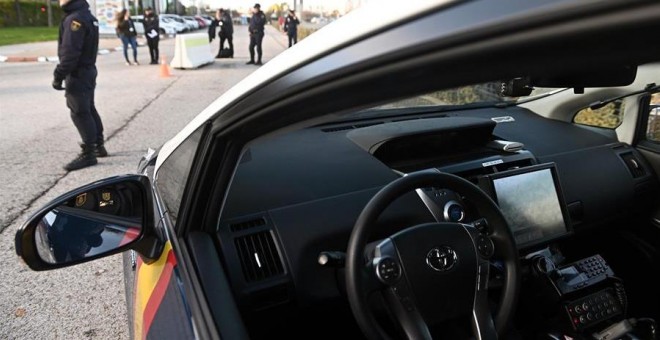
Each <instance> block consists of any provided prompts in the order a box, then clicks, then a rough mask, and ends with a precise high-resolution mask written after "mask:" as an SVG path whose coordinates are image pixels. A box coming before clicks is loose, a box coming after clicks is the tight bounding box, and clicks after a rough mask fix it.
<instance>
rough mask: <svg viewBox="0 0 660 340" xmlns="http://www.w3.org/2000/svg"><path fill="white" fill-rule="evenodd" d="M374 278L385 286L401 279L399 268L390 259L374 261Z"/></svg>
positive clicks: (394, 261) (383, 258)
mask: <svg viewBox="0 0 660 340" xmlns="http://www.w3.org/2000/svg"><path fill="white" fill-rule="evenodd" d="M375 262H376V276H377V277H378V279H379V280H380V281H381V282H382V283H384V284H386V285H390V286H391V285H393V284H395V283H396V282H397V281H398V280H399V278H401V266H400V265H399V263H398V262H397V261H396V260H394V259H393V258H391V257H381V258H378V259H376V261H375Z"/></svg>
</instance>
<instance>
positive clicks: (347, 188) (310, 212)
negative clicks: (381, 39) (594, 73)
mask: <svg viewBox="0 0 660 340" xmlns="http://www.w3.org/2000/svg"><path fill="white" fill-rule="evenodd" d="M658 67H660V65H657V64H656V65H646V66H642V67H640V69H639V72H638V73H637V74H638V75H639V77H638V79H637V80H636V81H635V82H634V83H633V84H632V85H630V86H628V87H626V89H625V90H624V89H621V88H620V89H619V90H617V91H614V92H609V94H608V95H605V96H606V97H608V98H613V99H616V100H615V101H613V102H616V103H617V104H616V106H617V107H619V108H621V111H620V113H617V114H621V115H622V116H625V115H628V114H631V113H629V111H626V112H625V115H624V112H623V111H624V110H627V109H623V108H622V105H624V104H622V103H623V102H624V101H625V98H620V99H617V98H618V97H620V96H626V95H628V94H629V92H636V93H637V94H639V93H638V92H642V93H651V92H653V91H654V89H655V88H656V87H655V85H653V84H651V83H647V81H649V78H647V77H651V78H655V79H658V75H660V69H659V68H658ZM520 82H523V83H525V84H527V85H524V86H522V85H521V86H519V85H520V84H519V83H520ZM528 84H529V80H528V81H525V80H521V79H517V80H514V81H510V82H502V83H490V84H479V85H475V86H471V87H469V88H462V89H452V90H447V91H441V92H436V93H434V95H435V98H443V99H444V100H451V98H452V96H456V95H457V94H459V93H463V94H465V91H468V92H469V91H474V93H472V92H470V94H469V95H473V96H474V97H477V98H478V97H479V95H480V93H481V95H482V96H486V97H488V96H489V95H491V97H489V98H491V99H492V98H495V97H492V94H493V93H495V92H498V91H507V90H513V88H514V87H517V88H522V87H525V86H528ZM648 84H651V85H648ZM538 90H539V89H538V88H537V89H536V91H537V92H538ZM636 90H641V91H636ZM479 91H481V92H479ZM546 91H550V92H547V93H545V94H540V95H537V96H535V97H534V96H532V97H530V98H529V99H524V98H521V99H520V100H519V103H518V104H514V103H515V100H513V101H511V100H508V101H507V100H504V99H498V100H496V101H490V102H478V103H473V105H466V104H462V105H428V106H418V105H419V103H423V102H424V100H425V98H426V99H428V96H420V97H417V98H413V99H408V100H404V101H400V102H398V103H393V104H390V105H384V106H381V107H378V108H375V109H370V110H364V111H360V112H357V113H353V114H349V115H346V116H343V117H342V118H341V119H340V120H339V121H333V122H331V123H326V124H321V125H317V126H313V127H310V128H306V129H303V130H298V131H293V132H288V133H285V134H282V135H278V136H276V137H269V138H265V139H262V140H259V141H258V142H256V143H253V144H252V145H250V146H249V148H247V149H246V150H245V152H244V154H243V156H242V159H241V162H240V165H239V166H238V168H237V169H236V173H235V177H234V179H233V182H232V186H231V189H230V191H229V194H228V196H227V203H226V206H225V208H224V210H223V212H222V219H221V221H220V222H219V225H218V228H217V236H218V242H219V249H221V250H222V251H221V256H222V259H223V262H224V264H225V268H226V270H227V274H228V277H229V279H230V281H231V283H232V289H233V292H234V295H235V296H236V302H237V304H238V306H239V308H240V309H241V310H242V313H243V316H244V317H245V319H244V321H245V322H246V326H247V329H248V330H249V332H250V335H251V336H252V337H253V338H270V337H272V336H274V335H278V336H280V335H282V336H287V337H288V336H295V337H298V336H301V337H304V334H309V333H308V332H309V330H310V329H316V330H318V332H319V334H316V335H315V336H314V337H315V338H317V337H318V338H355V337H359V336H360V334H361V333H360V331H359V329H358V328H357V327H355V326H353V327H347V326H346V325H354V322H353V313H351V309H350V308H349V304H348V303H347V298H348V301H350V302H351V303H353V302H354V301H361V302H362V303H364V305H361V306H357V307H354V306H351V307H353V311H355V309H358V310H362V311H366V312H365V313H368V314H371V315H372V316H373V320H377V321H376V322H378V325H380V326H377V327H381V329H382V330H377V331H374V332H375V333H373V334H375V335H374V336H373V337H374V338H381V337H385V335H386V334H392V335H396V334H400V335H403V334H405V335H406V336H408V337H409V338H411V339H412V338H427V337H428V333H425V332H426V327H425V326H421V327H420V326H418V325H411V324H414V323H418V324H424V325H428V326H429V328H428V329H430V334H433V335H435V334H439V335H440V336H444V337H445V338H447V339H460V338H468V337H469V336H470V333H461V332H460V331H461V330H462V331H465V330H469V329H470V326H469V325H470V323H469V322H467V321H465V320H461V319H460V318H455V317H458V316H470V315H469V313H470V311H472V310H473V305H472V303H473V299H475V298H474V295H475V287H474V284H473V282H477V288H476V290H477V293H476V294H477V296H479V293H478V291H479V290H482V289H483V290H486V291H487V295H488V297H490V302H491V305H490V308H491V309H492V311H493V312H495V311H497V313H499V314H498V315H501V314H502V313H508V312H509V311H502V310H503V309H507V308H509V309H514V308H516V312H515V316H514V317H513V322H512V325H513V327H512V328H511V329H510V330H509V332H508V333H504V334H503V335H502V337H503V338H514V339H516V338H547V339H564V336H565V335H568V336H570V337H571V338H580V337H581V336H585V337H588V336H591V335H592V334H593V336H594V337H596V338H599V339H600V338H602V339H606V338H610V337H608V336H612V334H615V335H616V336H622V335H623V334H629V332H630V334H629V335H627V336H629V338H630V339H637V338H641V339H645V338H649V339H650V338H653V336H654V335H652V334H654V332H655V322H654V320H657V318H658V316H659V314H658V313H659V312H660V295H659V291H658V289H657V282H656V280H655V279H654V278H655V277H657V275H658V274H659V273H658V262H657V261H658V253H657V250H658V243H657V242H658V240H659V239H658V229H657V228H658V225H657V223H658V219H657V217H655V219H654V218H653V217H652V213H653V212H654V209H657V192H658V182H657V177H656V176H655V175H654V169H653V167H652V166H651V165H650V164H649V163H648V162H647V161H646V160H645V157H644V156H643V154H642V153H640V152H639V151H637V150H636V149H635V148H633V147H631V146H630V145H628V144H626V143H622V142H620V141H619V140H618V139H617V136H616V133H615V132H614V131H613V130H606V129H599V128H589V127H587V126H584V125H578V124H574V123H571V122H564V121H559V120H555V119H549V118H545V117H543V116H541V115H539V114H538V113H537V112H534V110H535V108H542V110H554V109H557V110H562V111H563V112H562V114H570V115H571V116H573V115H574V114H575V113H576V112H578V111H580V109H582V108H584V107H589V105H594V103H593V100H595V99H596V98H600V99H605V98H603V95H604V93H603V92H600V91H603V89H599V90H597V91H591V92H590V91H587V94H575V93H574V92H577V93H580V92H581V91H582V90H580V89H578V90H574V89H559V90H557V89H554V90H552V91H551V90H549V89H546ZM541 92H543V91H541ZM598 92H600V94H597V93H598ZM469 95H468V96H469ZM459 97H460V95H459ZM647 97H648V96H647ZM454 98H455V97H454ZM500 98H501V97H500ZM626 98H630V97H626ZM571 100H572V101H575V102H574V103H571ZM638 100H640V99H639V98H636V99H635V101H638ZM559 103H561V105H562V106H557V104H559ZM604 105H605V103H600V104H598V105H596V106H604ZM625 105H628V106H633V107H634V108H633V110H637V109H638V107H637V106H636V105H633V104H625ZM545 112H547V111H545ZM446 174H452V175H454V176H457V177H454V176H449V175H446ZM406 178H410V181H408V182H406V183H405V184H402V185H398V186H397V185H394V184H390V185H389V186H388V183H391V182H393V181H395V180H399V181H401V180H403V179H406ZM397 183H398V182H397ZM384 186H385V188H384V189H382V188H383V187H384ZM475 186H476V188H478V189H475ZM381 189H382V190H383V191H384V192H386V193H383V192H381V193H378V192H379V190H381ZM377 193H378V194H377ZM489 199H492V200H494V201H495V202H496V203H497V206H498V207H499V211H500V212H501V215H500V214H499V213H498V209H497V208H494V206H493V205H492V204H491V203H489ZM370 200H371V202H370ZM368 202H369V203H368ZM365 206H366V207H365ZM363 209H364V211H363ZM502 216H503V217H504V220H505V221H506V222H504V221H503V220H502ZM656 216H657V215H656ZM356 221H357V222H356ZM457 223H458V224H457ZM461 224H463V225H461ZM464 225H468V226H464ZM506 225H508V230H510V233H511V235H512V237H513V239H512V240H511V241H509V240H507V238H506V237H503V236H501V235H499V236H498V235H497V234H498V233H506V232H507V229H506V228H507V227H506ZM413 226H415V227H413ZM406 228H408V229H406ZM498 228H504V229H503V230H498ZM466 231H467V232H466ZM356 239H357V241H356ZM367 240H368V241H367ZM508 242H511V243H508ZM472 244H474V246H472ZM475 248H476V253H475ZM503 248H504V250H503ZM509 252H511V253H509ZM362 254H366V255H364V256H363V255H362ZM351 257H354V258H352V259H351ZM350 261H354V263H353V265H354V266H355V267H359V268H355V267H353V268H351V267H350V265H351V264H350ZM518 261H519V267H518V264H514V263H516V262H518ZM466 267H467V268H469V269H467V270H464V269H465V268H466ZM363 268H366V269H364V270H363ZM474 268H478V269H476V270H475V269H474ZM351 270H355V272H353V273H351V272H350V271H351ZM516 271H517V272H516ZM507 272H508V275H519V282H516V280H517V279H515V278H511V277H508V278H507ZM512 272H514V273H512ZM437 274H442V275H437ZM360 275H362V277H358V276H360ZM351 276H352V277H351ZM367 277H368V278H367ZM351 280H352V284H354V285H355V286H354V287H350V284H351ZM370 280H371V281H373V282H370ZM514 282H516V283H515V284H513V283H514ZM512 284H513V285H514V288H510V287H509V288H508V289H517V290H519V295H518V299H517V303H516V300H515V298H513V297H511V294H512V293H511V292H507V285H508V286H511V285H512ZM373 292H380V293H382V294H371V295H369V294H368V293H373ZM507 294H509V295H507ZM367 295H368V296H367ZM498 302H499V303H500V305H499V307H497V303H498ZM477 303H478V302H474V304H475V305H476V304H477ZM479 303H484V304H488V302H484V301H482V302H479ZM385 305H388V306H390V307H389V308H386V307H384V306H385ZM498 308H499V309H498ZM485 309H486V310H489V307H488V306H485ZM411 315H412V316H411ZM370 317H371V316H370ZM471 317H474V318H477V316H471ZM415 318H421V319H423V320H424V321H422V322H420V321H418V320H415ZM629 318H630V320H629ZM392 320H399V321H398V322H393V321H392ZM428 320H434V321H436V323H435V324H431V322H429V321H428ZM498 321H499V320H498ZM363 322H365V323H367V324H369V322H370V321H363ZM300 324H304V325H307V326H306V327H304V330H302V329H300V328H299V327H298V326H296V325H300ZM477 324H478V323H477ZM456 325H462V326H463V327H460V326H458V327H456ZM308 327H309V328H308ZM476 327H482V326H476ZM483 327H488V326H483ZM491 327H492V325H491ZM454 328H455V329H454ZM363 329H364V328H363ZM297 330H301V333H296V332H297ZM380 332H382V333H380ZM436 332H437V333H436ZM365 333H366V332H365ZM475 333H477V331H475ZM373 334H369V333H367V335H368V336H371V335H373ZM633 334H634V335H633Z"/></svg>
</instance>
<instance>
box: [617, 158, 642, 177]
mask: <svg viewBox="0 0 660 340" xmlns="http://www.w3.org/2000/svg"><path fill="white" fill-rule="evenodd" d="M621 159H623V162H624V163H626V166H627V167H628V170H629V171H630V174H631V175H632V176H633V178H640V177H644V176H645V175H646V170H644V167H643V166H642V163H641V162H640V161H639V159H637V158H636V157H635V155H634V154H633V153H632V152H629V153H624V154H621Z"/></svg>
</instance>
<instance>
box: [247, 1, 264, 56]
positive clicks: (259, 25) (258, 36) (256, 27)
mask: <svg viewBox="0 0 660 340" xmlns="http://www.w3.org/2000/svg"><path fill="white" fill-rule="evenodd" d="M265 24H266V15H265V14H264V12H262V11H261V5H259V4H255V5H254V7H253V9H252V18H251V19H250V26H249V27H248V30H249V32H250V61H248V62H247V63H246V64H248V65H261V55H262V51H261V42H262V41H263V40H264V25H265ZM255 47H256V49H257V62H256V63H255V62H254V49H255Z"/></svg>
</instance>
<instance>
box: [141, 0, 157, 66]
mask: <svg viewBox="0 0 660 340" xmlns="http://www.w3.org/2000/svg"><path fill="white" fill-rule="evenodd" d="M159 20H160V19H158V16H157V15H155V14H154V11H153V9H151V7H147V9H145V10H144V21H143V22H142V25H143V26H144V36H145V37H146V38H147V45H148V46H149V55H150V56H151V62H150V64H151V65H156V64H158V41H159V40H160V36H159V34H160V24H159Z"/></svg>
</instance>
